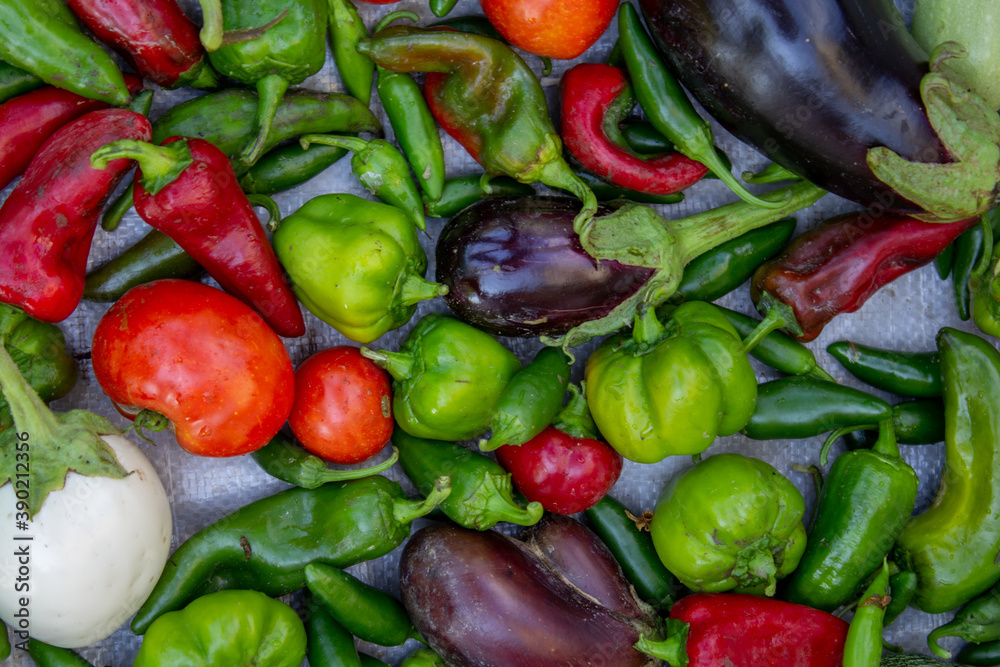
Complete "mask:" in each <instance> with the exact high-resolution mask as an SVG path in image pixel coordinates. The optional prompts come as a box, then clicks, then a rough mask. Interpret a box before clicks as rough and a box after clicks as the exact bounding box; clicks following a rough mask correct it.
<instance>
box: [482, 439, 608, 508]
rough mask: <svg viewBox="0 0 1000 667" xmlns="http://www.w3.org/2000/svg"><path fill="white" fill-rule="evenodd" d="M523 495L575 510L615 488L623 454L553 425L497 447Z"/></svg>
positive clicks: (498, 457) (605, 444)
mask: <svg viewBox="0 0 1000 667" xmlns="http://www.w3.org/2000/svg"><path fill="white" fill-rule="evenodd" d="M496 455H497V461H499V462H500V465H502V466H503V467H504V469H505V470H507V472H509V473H510V476H511V481H513V482H514V486H515V487H517V490H518V491H520V492H521V493H523V494H524V497H525V498H527V499H528V500H531V501H537V502H540V503H541V504H542V506H543V507H544V508H545V509H547V510H548V511H550V512H555V513H556V514H576V513H577V512H582V511H583V510H585V509H587V508H588V507H590V506H592V505H593V504H594V503H596V502H597V501H598V500H600V499H601V498H603V497H604V495H605V494H606V493H607V492H608V491H610V490H611V487H613V486H614V485H615V482H617V481H618V476H619V475H621V472H622V457H621V454H619V453H618V452H616V451H615V450H614V449H612V448H611V446H610V445H608V444H607V443H605V442H601V441H600V440H594V439H592V438H575V437H573V436H571V435H569V434H567V433H565V432H563V431H560V430H559V429H557V428H555V427H553V426H549V427H547V428H546V429H545V430H544V431H542V432H541V433H539V434H538V435H536V436H535V437H534V438H532V439H531V440H529V441H528V442H526V443H524V444H523V445H520V446H518V447H513V446H511V445H504V446H503V447H499V448H498V449H497V450H496Z"/></svg>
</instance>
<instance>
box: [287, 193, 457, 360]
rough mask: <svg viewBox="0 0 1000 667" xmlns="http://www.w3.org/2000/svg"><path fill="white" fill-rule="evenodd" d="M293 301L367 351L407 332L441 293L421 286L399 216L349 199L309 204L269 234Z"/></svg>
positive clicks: (413, 243) (422, 260)
mask: <svg viewBox="0 0 1000 667" xmlns="http://www.w3.org/2000/svg"><path fill="white" fill-rule="evenodd" d="M272 231H273V232H274V233H273V235H272V237H271V243H272V245H273V246H274V251H275V254H277V256H278V261H280V262H281V265H282V266H283V267H284V268H285V271H287V272H288V277H289V280H290V282H291V284H292V289H293V290H294V291H295V295H296V296H297V297H298V298H299V300H300V301H301V302H302V303H303V305H305V307H306V308H307V309H309V312H311V313H312V314H313V315H315V316H316V317H318V318H319V319H321V320H323V321H324V322H326V323H327V324H329V325H330V326H332V327H333V328H334V329H336V330H337V331H339V332H340V333H342V334H343V335H344V336H346V337H347V338H350V339H351V340H353V341H357V342H359V343H370V342H372V341H374V340H376V339H378V338H379V337H380V336H382V335H383V334H384V333H386V332H387V331H390V330H393V329H397V328H399V327H401V326H403V325H404V324H406V323H407V322H408V321H409V320H410V318H411V317H413V313H414V312H415V311H416V309H417V304H418V303H420V302H421V301H426V300H427V299H433V298H434V297H436V296H439V295H441V294H444V293H445V292H446V291H447V289H448V288H447V287H444V286H443V285H440V284H438V283H432V282H429V281H427V280H425V279H424V274H425V273H426V271H427V256H426V254H424V250H423V248H422V247H421V245H420V240H419V239H418V238H417V231H416V229H415V228H414V226H413V221H412V220H411V219H410V217H409V216H407V215H406V213H404V212H403V211H401V210H400V209H398V208H396V207H395V206H390V205H388V204H383V203H381V202H377V201H370V200H367V199H362V198H361V197H356V196H354V195H349V194H329V195H319V196H318V197H313V198H312V199H310V200H309V201H307V202H306V203H305V204H303V205H302V206H301V207H300V208H299V209H298V210H297V211H295V212H294V213H292V214H290V215H287V216H285V218H284V219H283V220H282V221H281V223H280V224H279V225H278V227H277V229H273V230H272Z"/></svg>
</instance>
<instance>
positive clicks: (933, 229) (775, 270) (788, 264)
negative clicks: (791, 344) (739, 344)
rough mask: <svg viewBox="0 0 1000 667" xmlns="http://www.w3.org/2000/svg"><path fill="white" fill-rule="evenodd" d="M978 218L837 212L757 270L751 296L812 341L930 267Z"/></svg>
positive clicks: (800, 335)
mask: <svg viewBox="0 0 1000 667" xmlns="http://www.w3.org/2000/svg"><path fill="white" fill-rule="evenodd" d="M977 222H978V218H968V219H966V220H960V221H958V222H952V223H947V224H941V223H929V222H921V221H920V220H917V219H915V218H911V217H908V216H906V215H902V214H897V213H884V212H883V213H876V212H873V211H857V212H853V213H846V214H844V215H839V216H837V217H834V218H831V219H829V220H826V221H824V222H823V223H821V224H820V225H818V226H816V227H814V228H812V229H810V230H808V231H806V232H805V233H803V234H801V235H799V236H798V237H796V238H795V239H793V240H792V242H791V243H790V244H789V245H788V247H786V248H785V249H784V250H783V251H782V252H781V254H780V255H778V256H777V257H775V258H773V259H771V260H769V261H767V262H765V263H764V264H762V265H761V266H760V267H758V268H757V270H756V272H754V275H753V278H752V279H751V282H750V296H751V298H752V299H753V302H754V303H755V304H756V305H757V308H758V310H761V311H770V310H772V309H774V308H775V306H778V307H779V308H782V309H784V310H785V311H787V310H788V309H790V310H791V313H790V315H793V316H794V320H795V322H788V321H785V322H784V323H783V324H782V325H781V326H785V327H786V328H787V329H788V330H789V331H790V332H792V333H794V334H795V336H796V337H797V338H798V339H799V340H801V341H811V340H813V339H814V338H816V337H817V336H818V335H819V334H820V332H821V331H823V327H825V326H826V325H827V323H829V322H830V320H832V319H833V318H834V317H836V316H837V315H839V314H840V313H853V312H854V311H856V310H857V309H858V308H860V307H861V306H862V305H863V304H864V303H865V301H867V300H868V298H869V297H870V296H871V295H872V294H874V293H875V292H877V291H878V290H879V289H881V288H882V287H883V286H885V285H887V284H888V283H890V282H892V281H893V280H895V279H896V278H898V277H900V276H901V275H903V274H905V273H909V272H910V271H913V270H915V269H918V268H920V267H921V266H924V265H925V264H928V263H929V262H931V261H932V260H933V259H934V258H935V257H936V256H937V255H938V253H940V252H941V251H942V250H944V248H945V247H947V246H948V244H950V243H951V242H952V241H954V240H955V239H956V238H957V237H958V236H959V235H960V234H961V233H962V232H963V231H965V230H966V229H969V228H970V227H972V226H974V225H975V224H977ZM796 326H798V327H801V332H799V331H797V330H796Z"/></svg>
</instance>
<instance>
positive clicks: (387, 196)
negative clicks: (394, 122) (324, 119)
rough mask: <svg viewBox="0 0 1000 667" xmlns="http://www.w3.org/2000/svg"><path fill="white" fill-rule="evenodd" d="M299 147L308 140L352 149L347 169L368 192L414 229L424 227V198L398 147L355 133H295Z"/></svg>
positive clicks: (313, 142) (303, 146)
mask: <svg viewBox="0 0 1000 667" xmlns="http://www.w3.org/2000/svg"><path fill="white" fill-rule="evenodd" d="M299 144H300V145H301V146H302V148H309V146H310V145H311V144H322V145H325V146H336V147H338V148H345V149H347V150H349V151H352V152H353V153H354V156H353V157H352V158H351V170H352V171H353V172H354V175H355V176H357V177H358V180H359V181H361V184H362V185H363V186H365V189H366V190H368V192H370V193H372V194H373V195H375V196H376V197H378V198H379V199H381V200H382V201H384V202H385V203H386V204H389V205H391V206H395V207H397V208H399V209H401V210H403V211H404V212H405V213H406V214H407V215H408V216H410V219H411V220H413V224H414V225H416V226H417V229H420V230H424V229H426V228H427V223H426V221H425V220H424V202H423V200H422V199H420V192H419V191H418V190H417V184H416V183H414V182H413V178H412V177H411V176H410V165H409V163H407V161H406V158H405V157H403V154H402V153H400V152H399V150H398V149H397V148H396V147H395V146H393V145H392V144H390V143H389V142H388V141H386V140H385V139H371V140H369V141H365V140H364V139H359V138H358V137H345V136H337V135H323V134H307V135H305V136H302V137H299Z"/></svg>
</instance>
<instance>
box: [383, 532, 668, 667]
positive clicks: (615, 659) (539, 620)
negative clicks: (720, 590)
mask: <svg viewBox="0 0 1000 667" xmlns="http://www.w3.org/2000/svg"><path fill="white" fill-rule="evenodd" d="M399 571H400V591H401V597H402V600H403V604H404V605H405V607H406V610H407V612H408V613H409V615H410V619H411V620H412V621H413V624H414V626H415V627H416V628H417V630H418V631H419V632H420V634H421V636H422V637H424V639H426V640H427V643H428V644H429V645H430V647H431V648H432V649H434V651H435V652H436V653H437V654H438V655H440V656H441V657H442V658H443V659H444V661H445V662H446V663H447V664H448V665H449V666H450V667H550V666H551V665H559V666H560V667H583V666H585V665H616V667H652V666H653V665H661V664H662V663H661V662H660V661H659V660H657V659H654V658H651V657H650V656H647V655H644V654H642V653H639V652H638V651H636V650H635V649H634V648H633V647H632V645H633V644H634V643H635V642H636V641H638V639H639V636H640V634H643V633H649V632H650V631H651V629H652V628H651V627H648V626H645V625H644V624H643V623H642V622H640V621H638V620H636V619H632V618H628V617H626V616H624V615H622V614H619V613H618V612H615V611H612V610H610V609H607V608H606V607H603V606H601V605H600V604H599V603H598V602H597V601H596V600H595V599H593V598H591V597H590V596H588V595H586V594H584V593H583V592H581V591H580V590H579V589H578V588H576V587H574V586H573V585H572V584H570V583H569V582H568V581H567V580H566V579H565V578H564V577H562V576H561V575H560V574H558V573H557V572H556V571H555V570H553V569H552V568H551V567H549V566H548V565H546V561H545V560H544V559H543V558H540V557H539V556H538V555H537V554H536V553H534V552H533V551H532V550H531V548H530V547H528V546H527V545H526V544H525V543H523V542H521V541H519V540H516V539H513V538H511V537H507V536H506V535H504V534H502V533H498V532H495V531H473V530H468V529H465V528H461V527H459V526H456V525H453V524H438V525H433V526H429V527H426V528H422V529H420V530H419V531H417V532H416V533H414V534H413V536H412V537H411V538H410V541H409V542H407V544H406V546H405V547H404V549H403V554H402V556H401V558H400V565H399Z"/></svg>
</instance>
